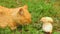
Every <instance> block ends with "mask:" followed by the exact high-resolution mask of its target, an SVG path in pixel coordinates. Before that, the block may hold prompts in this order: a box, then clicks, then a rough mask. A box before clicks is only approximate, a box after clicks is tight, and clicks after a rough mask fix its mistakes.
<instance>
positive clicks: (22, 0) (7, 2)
mask: <svg viewBox="0 0 60 34" xmlns="http://www.w3.org/2000/svg"><path fill="white" fill-rule="evenodd" d="M55 2H58V0H49V1H48V0H0V5H1V6H5V7H8V8H15V7H19V6H23V5H25V4H27V5H28V10H29V12H30V13H31V15H32V24H29V25H28V26H23V27H22V33H21V32H19V31H18V30H16V31H11V30H10V29H9V28H8V27H7V28H6V29H0V34H43V32H42V29H41V23H40V22H39V19H40V18H41V17H43V16H49V17H52V18H53V19H54V20H55V23H54V24H53V25H54V29H53V34H60V31H57V30H60V27H59V26H60V25H59V24H60V23H59V20H60V10H58V9H60V6H58V5H57V6H58V8H55V5H54V3H55ZM59 2H60V1H59ZM57 6H56V7H57ZM57 11H59V12H57ZM38 22H39V23H38ZM58 27H59V28H58ZM26 29H28V30H29V31H25V30H26ZM14 32H15V33H14Z"/></svg>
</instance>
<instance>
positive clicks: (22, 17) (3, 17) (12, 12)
mask: <svg viewBox="0 0 60 34" xmlns="http://www.w3.org/2000/svg"><path fill="white" fill-rule="evenodd" d="M30 22H31V14H30V13H29V12H28V7H27V5H24V6H22V7H18V8H6V7H3V6H0V28H5V27H6V26H8V27H10V28H11V29H12V30H14V29H16V27H17V25H18V24H19V25H26V24H29V23H30Z"/></svg>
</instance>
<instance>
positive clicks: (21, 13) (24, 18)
mask: <svg viewBox="0 0 60 34" xmlns="http://www.w3.org/2000/svg"><path fill="white" fill-rule="evenodd" d="M17 9H18V10H16V12H15V14H14V15H15V20H16V22H17V23H19V24H21V25H25V24H29V23H30V22H31V14H30V13H29V11H28V6H27V5H24V6H22V7H19V8H17Z"/></svg>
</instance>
